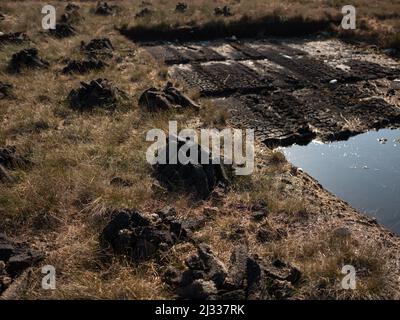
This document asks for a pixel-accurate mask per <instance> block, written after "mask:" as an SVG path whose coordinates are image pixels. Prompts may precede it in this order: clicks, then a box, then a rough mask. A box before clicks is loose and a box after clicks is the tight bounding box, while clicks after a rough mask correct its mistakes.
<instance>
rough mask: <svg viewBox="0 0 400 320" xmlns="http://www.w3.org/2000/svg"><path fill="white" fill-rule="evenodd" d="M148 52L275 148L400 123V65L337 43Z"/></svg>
mask: <svg viewBox="0 0 400 320" xmlns="http://www.w3.org/2000/svg"><path fill="white" fill-rule="evenodd" d="M145 49H146V50H148V51H149V52H150V53H151V54H152V55H153V56H155V57H156V58H157V59H159V60H161V61H163V62H164V63H166V64H167V65H170V73H171V75H172V76H174V77H176V78H178V79H181V80H183V81H184V82H185V83H186V84H187V85H188V86H189V87H192V88H195V89H197V90H199V91H200V93H201V95H202V96H204V97H209V98H212V99H214V101H215V103H216V104H217V105H221V106H224V107H225V108H226V109H228V110H229V111H230V113H231V115H232V121H233V123H236V124H237V125H240V126H244V127H248V128H254V129H255V130H256V134H257V135H258V137H259V138H260V139H261V140H262V141H264V142H265V143H266V144H267V145H269V146H285V145H290V144H293V143H300V144H301V143H308V142H310V141H311V140H312V139H315V138H318V139H321V140H324V141H331V140H341V139H347V138H349V137H350V136H352V135H355V134H357V133H360V132H364V131H366V130H369V129H378V128H383V127H388V126H397V125H398V124H399V123H400V108H399V106H400V104H399V97H400V94H399V91H398V87H397V86H396V82H395V81H394V80H395V79H398V78H400V66H399V65H398V64H397V63H396V62H395V61H393V60H391V59H388V58H385V57H383V56H379V55H376V54H373V53H370V54H362V53H357V51H356V49H355V48H352V47H350V46H346V45H344V44H342V43H340V42H338V41H332V40H326V41H318V40H317V41H316V40H308V41H304V40H303V41H296V40H291V41H286V42H285V41H281V40H280V41H277V40H275V41H247V42H238V41H230V42H211V43H181V44H178V45H171V44H161V45H151V46H145ZM307 50H308V51H307ZM351 50H352V51H351ZM358 52H359V51H358Z"/></svg>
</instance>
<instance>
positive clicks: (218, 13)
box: [214, 6, 233, 17]
mask: <svg viewBox="0 0 400 320" xmlns="http://www.w3.org/2000/svg"><path fill="white" fill-rule="evenodd" d="M214 14H215V15H216V16H224V17H230V16H233V13H232V12H231V8H230V7H229V6H224V7H223V8H222V9H221V8H220V7H217V8H215V9H214Z"/></svg>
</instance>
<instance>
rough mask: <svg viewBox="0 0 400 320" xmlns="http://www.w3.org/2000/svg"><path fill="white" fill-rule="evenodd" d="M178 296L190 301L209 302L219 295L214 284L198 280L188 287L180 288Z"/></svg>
mask: <svg viewBox="0 0 400 320" xmlns="http://www.w3.org/2000/svg"><path fill="white" fill-rule="evenodd" d="M177 293H178V295H179V296H180V297H181V298H183V299H189V300H208V299H211V298H212V297H213V296H214V295H216V294H217V293H218V291H217V289H216V287H215V284H214V282H212V281H205V280H202V279H198V280H195V281H193V282H192V283H191V284H189V285H188V286H186V287H181V288H178V290H177Z"/></svg>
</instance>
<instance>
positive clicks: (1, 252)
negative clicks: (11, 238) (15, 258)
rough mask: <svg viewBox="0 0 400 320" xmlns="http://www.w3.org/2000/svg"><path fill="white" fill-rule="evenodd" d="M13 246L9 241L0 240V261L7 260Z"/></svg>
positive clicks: (12, 250) (13, 248)
mask: <svg viewBox="0 0 400 320" xmlns="http://www.w3.org/2000/svg"><path fill="white" fill-rule="evenodd" d="M14 250H15V247H14V246H13V245H12V244H11V243H9V242H1V240H0V261H3V262H7V261H8V260H9V259H10V257H11V256H12V254H13V252H14Z"/></svg>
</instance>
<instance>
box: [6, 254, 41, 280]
mask: <svg viewBox="0 0 400 320" xmlns="http://www.w3.org/2000/svg"><path fill="white" fill-rule="evenodd" d="M43 258H44V256H43V254H41V253H39V252H36V251H32V250H26V251H24V252H22V253H19V254H17V255H13V256H11V257H10V259H9V260H8V262H7V265H6V270H7V273H8V274H10V275H11V276H12V277H16V276H18V275H20V274H21V273H22V272H23V271H24V270H25V269H27V268H29V267H31V266H33V265H34V264H36V263H38V262H40V261H42V260H43Z"/></svg>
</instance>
